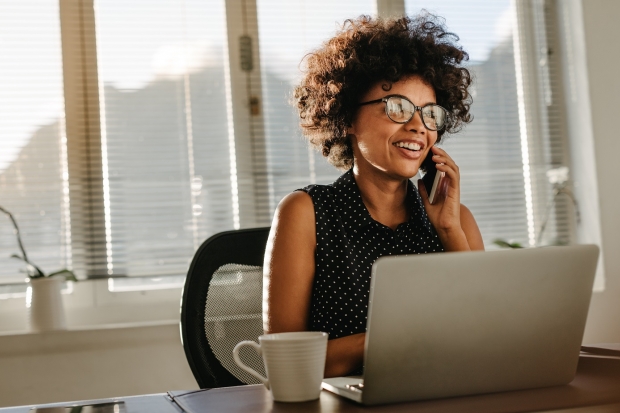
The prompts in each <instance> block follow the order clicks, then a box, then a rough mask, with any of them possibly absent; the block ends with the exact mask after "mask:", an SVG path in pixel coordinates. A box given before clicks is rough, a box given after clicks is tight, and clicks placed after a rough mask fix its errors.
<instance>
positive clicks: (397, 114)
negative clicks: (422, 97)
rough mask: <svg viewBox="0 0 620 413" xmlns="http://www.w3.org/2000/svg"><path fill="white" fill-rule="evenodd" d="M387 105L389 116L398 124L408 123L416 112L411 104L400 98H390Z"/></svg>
mask: <svg viewBox="0 0 620 413" xmlns="http://www.w3.org/2000/svg"><path fill="white" fill-rule="evenodd" d="M385 105H386V106H385V109H386V112H387V115H388V116H389V117H390V119H392V120H393V121H394V122H398V123H405V122H408V121H409V119H411V117H412V116H413V113H414V111H415V107H414V106H413V104H412V103H411V102H409V101H408V100H406V99H403V98H401V97H398V96H390V97H389V98H388V100H387V102H385Z"/></svg>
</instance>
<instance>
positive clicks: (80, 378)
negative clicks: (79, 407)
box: [0, 322, 197, 407]
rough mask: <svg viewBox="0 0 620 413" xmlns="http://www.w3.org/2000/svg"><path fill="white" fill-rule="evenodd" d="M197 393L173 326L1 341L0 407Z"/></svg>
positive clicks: (72, 332)
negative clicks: (138, 395)
mask: <svg viewBox="0 0 620 413" xmlns="http://www.w3.org/2000/svg"><path fill="white" fill-rule="evenodd" d="M195 388H197V384H196V381H195V380H194V378H193V375H192V373H191V371H190V369H189V366H188V364H187V360H186V358H185V353H184V352H183V347H182V346H181V340H180V337H179V325H178V323H177V322H165V323H142V325H136V326H129V325H125V326H108V327H104V328H101V327H100V328H98V329H75V330H68V331H56V332H49V333H20V334H12V335H4V336H0V407H5V406H15V405H25V404H35V403H51V402H60V401H69V400H85V399H97V398H106V397H116V396H128V395H135V394H149V393H160V392H165V391H167V390H182V389H195Z"/></svg>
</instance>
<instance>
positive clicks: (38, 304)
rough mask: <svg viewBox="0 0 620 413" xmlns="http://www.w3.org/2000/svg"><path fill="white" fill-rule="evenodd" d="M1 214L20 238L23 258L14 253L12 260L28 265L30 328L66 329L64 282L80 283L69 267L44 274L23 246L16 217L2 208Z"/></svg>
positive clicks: (34, 329)
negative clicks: (63, 298) (62, 292)
mask: <svg viewBox="0 0 620 413" xmlns="http://www.w3.org/2000/svg"><path fill="white" fill-rule="evenodd" d="M0 211H1V212H3V213H5V214H6V215H8V217H9V218H10V219H11V222H12V223H13V228H14V230H15V235H16V237H17V245H18V247H19V250H20V251H21V255H20V254H12V255H11V258H16V259H18V260H20V261H23V262H24V263H25V264H26V274H27V275H28V278H27V279H26V281H27V282H29V283H30V285H29V287H28V292H27V295H26V306H27V307H28V313H29V314H28V320H29V324H30V329H31V330H33V331H48V330H64V329H66V328H67V322H66V319H65V312H64V307H63V303H62V296H61V293H60V290H61V287H62V282H63V281H64V280H71V281H77V279H76V278H75V274H74V273H73V272H72V271H71V270H68V269H66V268H65V269H62V270H59V271H54V272H51V273H48V274H46V273H45V272H43V270H41V268H39V267H38V266H36V265H35V264H34V263H33V262H32V261H30V259H29V258H28V255H27V254H26V249H25V248H24V244H23V243H22V239H21V235H20V232H19V226H18V225H17V221H16V220H15V218H14V217H13V214H11V213H10V212H9V211H7V210H6V209H5V208H3V207H1V206H0Z"/></svg>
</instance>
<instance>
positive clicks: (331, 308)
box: [301, 170, 444, 339]
mask: <svg viewBox="0 0 620 413" xmlns="http://www.w3.org/2000/svg"><path fill="white" fill-rule="evenodd" d="M301 191H304V192H306V193H307V194H308V195H310V197H311V198H312V202H313V203H314V212H315V220H316V244H317V245H316V255H315V260H316V269H315V274H314V284H313V288H312V298H311V304H310V320H309V329H310V330H313V331H325V332H327V333H329V338H330V339H334V338H339V337H344V336H348V335H352V334H357V333H364V332H366V319H367V313H368V295H369V292H370V275H371V269H372V264H373V263H374V262H375V260H376V259H377V258H379V257H381V256H383V255H400V254H423V253H427V252H440V251H443V250H444V248H443V245H442V244H441V241H440V240H439V237H438V236H437V232H436V231H435V228H434V227H433V226H432V224H431V223H430V221H429V219H428V216H427V215H426V211H425V209H424V205H423V203H422V198H420V195H419V193H418V190H417V188H416V187H415V186H414V185H413V183H412V182H411V181H409V182H408V185H407V197H406V203H407V207H408V208H409V212H410V213H409V216H410V218H409V221H407V222H404V223H402V224H400V225H398V227H397V228H396V230H395V231H394V230H392V229H391V228H389V227H387V226H385V225H383V224H380V223H379V222H377V221H375V220H374V219H372V217H371V216H370V213H369V212H368V210H367V209H366V206H365V205H364V203H363V201H362V196H361V194H360V191H359V189H358V187H357V184H356V183H355V178H354V177H353V171H352V170H349V171H348V172H346V173H345V174H344V175H342V176H341V177H340V178H338V179H337V180H336V181H335V182H334V183H333V184H331V185H310V186H307V187H305V188H303V189H301Z"/></svg>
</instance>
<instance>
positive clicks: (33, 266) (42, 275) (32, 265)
mask: <svg viewBox="0 0 620 413" xmlns="http://www.w3.org/2000/svg"><path fill="white" fill-rule="evenodd" d="M0 211H2V212H4V213H5V214H6V215H8V216H9V218H10V219H11V222H12V223H13V227H14V228H15V235H16V236H17V245H19V249H20V251H21V252H22V256H21V259H22V260H23V261H24V262H25V263H26V264H28V265H29V266H31V267H32V268H34V269H35V271H36V273H35V274H30V269H29V271H28V276H29V277H31V278H38V277H45V273H43V271H41V269H40V268H39V267H37V266H36V265H34V264H33V263H32V262H30V260H28V256H27V255H26V249H25V248H24V244H23V243H22V237H21V235H20V233H19V227H18V226H17V221H16V220H15V218H14V217H13V214H11V213H10V212H9V211H7V210H6V209H4V208H3V207H1V206H0Z"/></svg>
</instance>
